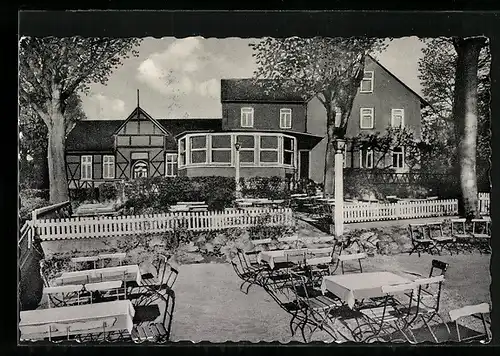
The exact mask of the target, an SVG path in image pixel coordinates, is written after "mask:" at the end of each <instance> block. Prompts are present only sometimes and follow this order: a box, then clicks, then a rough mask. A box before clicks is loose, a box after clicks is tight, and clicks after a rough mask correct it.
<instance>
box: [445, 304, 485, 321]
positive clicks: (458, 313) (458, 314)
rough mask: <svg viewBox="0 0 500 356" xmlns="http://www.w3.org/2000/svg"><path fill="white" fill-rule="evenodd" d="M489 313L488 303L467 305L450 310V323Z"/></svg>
mask: <svg viewBox="0 0 500 356" xmlns="http://www.w3.org/2000/svg"><path fill="white" fill-rule="evenodd" d="M489 312H490V305H489V304H488V303H481V304H476V305H468V306H465V307H462V308H459V309H454V310H450V312H449V316H450V319H451V321H456V320H458V319H460V318H463V317H466V316H471V315H475V314H487V313H489Z"/></svg>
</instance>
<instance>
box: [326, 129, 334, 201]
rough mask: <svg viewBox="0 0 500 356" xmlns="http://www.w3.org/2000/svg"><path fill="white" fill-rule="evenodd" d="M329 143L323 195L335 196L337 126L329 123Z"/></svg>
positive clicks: (327, 145)
mask: <svg viewBox="0 0 500 356" xmlns="http://www.w3.org/2000/svg"><path fill="white" fill-rule="evenodd" d="M326 130H327V137H328V140H327V144H326V152H325V175H324V178H323V195H324V196H325V197H333V194H334V192H335V139H336V136H335V127H334V125H333V124H327V128H326Z"/></svg>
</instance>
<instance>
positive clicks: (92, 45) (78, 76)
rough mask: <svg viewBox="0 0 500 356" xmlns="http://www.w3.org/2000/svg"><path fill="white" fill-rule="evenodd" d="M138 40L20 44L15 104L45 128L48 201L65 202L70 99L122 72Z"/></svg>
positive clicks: (44, 40) (55, 40)
mask: <svg viewBox="0 0 500 356" xmlns="http://www.w3.org/2000/svg"><path fill="white" fill-rule="evenodd" d="M139 43H140V40H138V39H111V38H82V37H71V38H55V37H46V38H35V37H24V38H22V39H21V41H20V44H19V101H20V106H21V107H23V106H25V107H29V108H30V109H32V110H33V111H34V112H36V114H37V116H38V117H40V118H41V119H42V120H43V122H44V123H45V125H46V127H47V137H48V140H47V151H48V152H47V158H48V166H49V169H48V171H49V181H50V201H51V202H52V203H57V202H62V201H65V200H68V199H69V191H68V183H67V180H66V179H64V178H63V177H66V170H65V164H64V162H65V160H64V147H65V142H66V131H67V130H68V128H69V127H70V123H71V121H72V114H74V113H72V112H71V110H68V107H69V105H68V104H69V102H70V100H71V98H72V97H73V96H74V95H75V94H77V93H79V92H83V93H88V91H89V89H90V87H89V85H90V84H92V83H101V84H106V82H107V80H108V77H109V75H110V74H111V72H112V71H113V70H114V69H115V68H117V67H119V66H121V64H122V59H124V58H128V56H129V54H130V53H132V55H137V54H138V53H137V51H136V50H135V49H134V48H135V46H137V45H138V44H139Z"/></svg>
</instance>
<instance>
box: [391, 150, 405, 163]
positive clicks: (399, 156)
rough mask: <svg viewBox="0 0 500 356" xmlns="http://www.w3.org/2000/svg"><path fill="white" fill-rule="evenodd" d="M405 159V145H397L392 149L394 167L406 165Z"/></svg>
mask: <svg viewBox="0 0 500 356" xmlns="http://www.w3.org/2000/svg"><path fill="white" fill-rule="evenodd" d="M404 161H405V160H404V152H403V147H395V148H394V149H393V150H392V166H393V167H394V168H403V167H404V165H405V162H404Z"/></svg>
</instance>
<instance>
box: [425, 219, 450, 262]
mask: <svg viewBox="0 0 500 356" xmlns="http://www.w3.org/2000/svg"><path fill="white" fill-rule="evenodd" d="M427 229H428V231H429V237H430V238H431V239H433V240H434V241H435V243H436V245H435V246H436V250H437V251H438V254H441V252H442V251H443V249H444V248H446V249H448V251H450V254H452V252H451V246H452V245H454V243H455V239H454V238H453V237H452V236H446V235H445V234H444V233H443V223H442V222H433V223H427Z"/></svg>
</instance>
